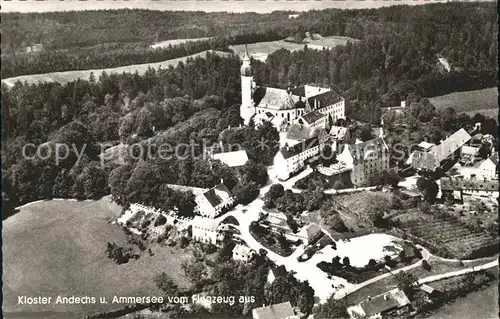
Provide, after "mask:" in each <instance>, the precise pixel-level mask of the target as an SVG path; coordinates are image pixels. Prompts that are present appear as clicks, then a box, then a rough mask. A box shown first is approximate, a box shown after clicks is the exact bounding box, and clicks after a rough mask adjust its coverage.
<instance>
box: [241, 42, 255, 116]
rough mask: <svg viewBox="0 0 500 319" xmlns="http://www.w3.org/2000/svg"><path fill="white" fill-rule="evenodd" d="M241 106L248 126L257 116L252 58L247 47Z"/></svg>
mask: <svg viewBox="0 0 500 319" xmlns="http://www.w3.org/2000/svg"><path fill="white" fill-rule="evenodd" d="M240 72H241V106H240V116H241V117H242V118H243V121H244V123H245V125H248V123H249V122H250V119H251V118H252V116H253V115H254V114H255V106H254V105H253V98H252V95H253V85H254V83H253V76H252V67H251V66H250V56H249V55H248V48H247V46H246V45H245V56H244V57H243V63H242V65H241V69H240Z"/></svg>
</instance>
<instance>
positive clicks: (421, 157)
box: [411, 128, 471, 171]
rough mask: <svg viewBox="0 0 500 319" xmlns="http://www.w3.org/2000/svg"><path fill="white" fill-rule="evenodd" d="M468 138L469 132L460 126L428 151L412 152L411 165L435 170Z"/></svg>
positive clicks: (469, 137)
mask: <svg viewBox="0 0 500 319" xmlns="http://www.w3.org/2000/svg"><path fill="white" fill-rule="evenodd" d="M470 139H471V136H470V135H469V133H467V132H466V131H465V130H464V129H463V128H461V129H460V130H458V131H456V132H455V133H453V134H452V135H451V136H450V137H448V138H447V139H446V140H444V141H442V142H441V144H439V145H437V146H434V147H432V148H431V149H430V150H429V151H427V152H418V151H417V152H414V153H413V154H412V155H413V157H412V161H411V165H412V166H413V167H414V168H415V169H417V170H429V171H435V170H436V169H438V168H439V167H440V166H441V164H442V163H443V162H444V161H445V160H446V159H448V158H450V157H451V156H452V155H453V154H454V153H455V152H457V151H458V150H460V148H461V147H462V146H463V145H464V144H465V143H467V142H468V141H469V140H470Z"/></svg>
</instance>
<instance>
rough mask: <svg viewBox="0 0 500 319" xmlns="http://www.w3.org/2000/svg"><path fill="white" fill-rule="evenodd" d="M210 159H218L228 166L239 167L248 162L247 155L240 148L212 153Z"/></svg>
mask: <svg viewBox="0 0 500 319" xmlns="http://www.w3.org/2000/svg"><path fill="white" fill-rule="evenodd" d="M212 159H214V160H219V161H221V162H222V163H224V164H226V165H227V166H229V167H241V166H243V165H245V164H246V163H247V162H248V155H247V152H246V151H245V150H240V151H234V152H224V153H218V154H213V155H212Z"/></svg>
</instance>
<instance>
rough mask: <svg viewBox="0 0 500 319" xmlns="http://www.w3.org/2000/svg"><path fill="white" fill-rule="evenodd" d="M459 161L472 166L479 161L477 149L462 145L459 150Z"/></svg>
mask: <svg viewBox="0 0 500 319" xmlns="http://www.w3.org/2000/svg"><path fill="white" fill-rule="evenodd" d="M461 159H462V161H463V162H464V163H471V164H474V163H475V162H476V161H479V160H480V159H481V157H480V156H479V147H475V146H468V145H464V146H462V149H461Z"/></svg>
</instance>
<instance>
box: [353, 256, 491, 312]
mask: <svg viewBox="0 0 500 319" xmlns="http://www.w3.org/2000/svg"><path fill="white" fill-rule="evenodd" d="M495 258H496V257H495ZM495 258H485V259H480V260H477V261H474V262H470V263H464V265H463V266H462V265H460V264H459V263H458V262H455V261H443V260H439V259H437V258H433V257H431V258H430V259H429V261H428V262H429V265H430V266H431V269H430V270H425V269H424V268H422V267H421V266H420V267H417V268H413V269H411V270H409V271H408V272H409V273H412V274H413V275H414V276H415V277H416V278H419V279H421V278H425V277H428V276H433V275H439V274H444V273H448V272H452V271H457V270H461V269H466V268H470V267H472V266H477V265H482V264H486V263H488V262H490V261H493V260H494V259H495ZM381 274H382V273H381ZM396 287H397V281H396V279H395V277H394V276H388V277H386V278H384V279H381V280H379V281H376V282H374V283H372V284H369V285H367V286H364V287H362V288H361V289H359V290H356V291H354V292H353V293H351V294H349V295H347V297H346V298H347V299H346V302H347V303H348V304H349V305H355V304H357V303H359V302H361V301H363V300H365V299H367V298H368V296H372V297H373V296H376V295H379V294H381V293H384V292H386V291H389V290H391V289H394V288H396Z"/></svg>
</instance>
